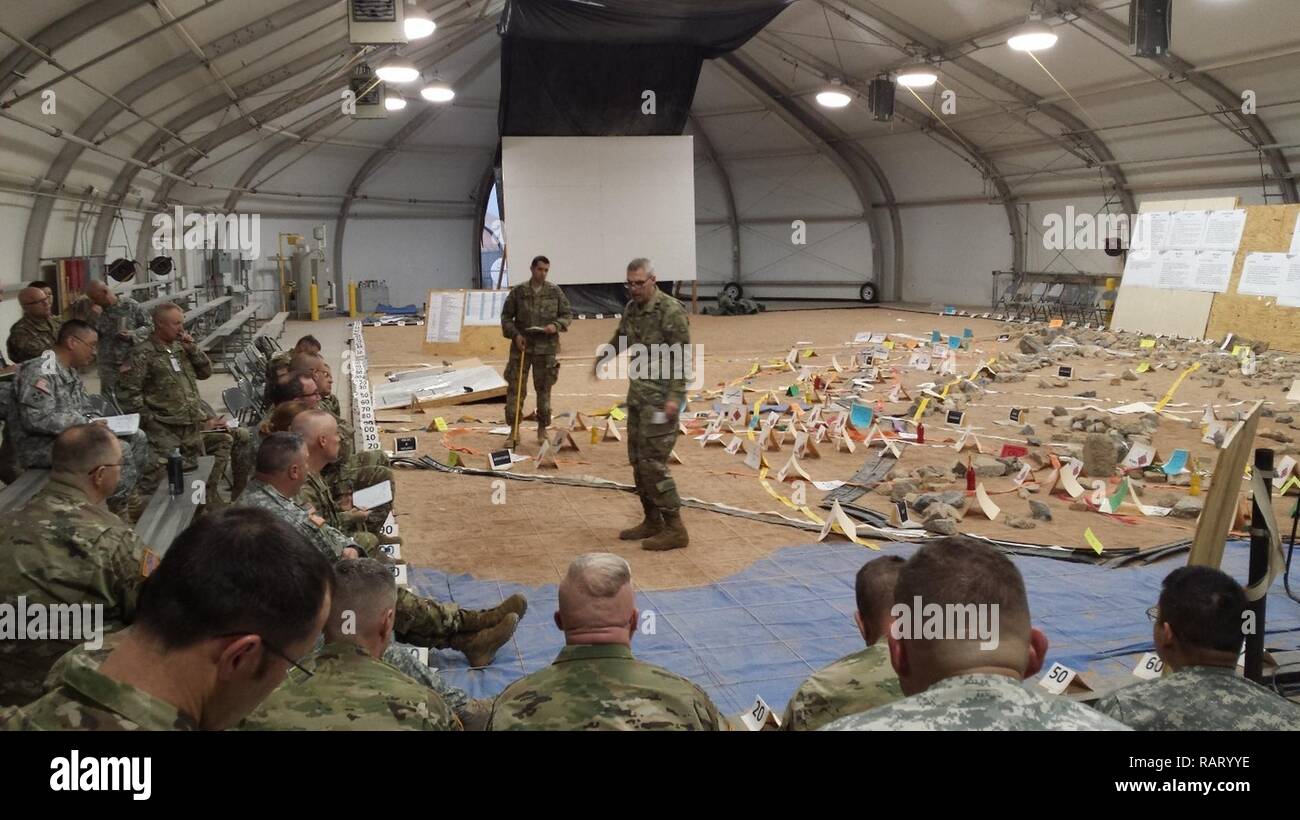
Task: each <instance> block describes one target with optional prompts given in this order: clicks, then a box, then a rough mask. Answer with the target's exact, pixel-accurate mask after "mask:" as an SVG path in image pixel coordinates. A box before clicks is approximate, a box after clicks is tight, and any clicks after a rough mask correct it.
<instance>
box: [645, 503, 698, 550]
mask: <svg viewBox="0 0 1300 820" xmlns="http://www.w3.org/2000/svg"><path fill="white" fill-rule="evenodd" d="M663 517H664V531H663V532H661V533H659V534H658V535H656V536H655V537H654V538H647V539H646V540H645V541H642V542H641V549H643V550H650V551H651V552H662V551H663V550H678V549H681V548H682V547H684V546H686V545H687V544H689V543H690V542H691V538H690V536H689V535H687V534H686V526H685V525H684V524H682V514H681V511H680V510H664V511H663Z"/></svg>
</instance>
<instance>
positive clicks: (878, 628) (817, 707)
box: [781, 555, 903, 731]
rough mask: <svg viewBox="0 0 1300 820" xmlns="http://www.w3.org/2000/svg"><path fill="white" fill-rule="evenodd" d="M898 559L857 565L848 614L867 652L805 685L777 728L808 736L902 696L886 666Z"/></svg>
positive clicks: (847, 658) (891, 669)
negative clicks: (851, 610) (852, 609)
mask: <svg viewBox="0 0 1300 820" xmlns="http://www.w3.org/2000/svg"><path fill="white" fill-rule="evenodd" d="M902 568H903V559H902V558H899V557H898V556H897V555H885V556H881V557H880V558H875V559H872V560H870V561H868V562H867V563H865V564H863V565H862V568H861V569H859V570H858V575H857V578H856V579H855V583H854V591H855V594H856V597H857V604H858V611H857V612H855V613H853V620H854V621H856V622H857V625H858V632H859V633H861V634H862V640H864V641H866V642H867V648H866V649H861V650H859V651H857V652H854V653H853V654H851V655H846V656H845V657H843V658H840V659H839V660H837V661H835V662H834V663H832V664H831V665H830V666H827V667H826V668H824V669H822V670H821V671H819V672H815V673H813V675H812V677H810V678H808V680H806V681H804V682H803V684H801V685H800V686H799V689H798V690H797V691H796V692H795V693H794V697H792V698H790V703H789V704H788V705H787V706H786V707H785V718H784V719H783V720H782V721H781V728H782V729H786V730H788V731H812V730H813V729H820V728H821V727H822V726H825V725H826V724H827V723H830V722H831V721H832V720H835V719H836V718H841V717H844V716H845V715H854V714H857V713H858V712H865V711H867V710H868V709H873V708H875V707H877V706H881V705H883V704H886V703H890V702H892V701H895V700H898V699H899V698H901V697H902V696H903V690H902V689H901V688H900V687H899V685H898V676H897V675H895V674H894V667H892V666H890V664H889V647H888V645H887V643H886V642H885V638H886V637H887V636H888V635H889V625H890V623H891V622H892V620H893V619H892V618H891V617H890V616H889V610H890V609H892V608H893V606H894V584H895V583H896V582H897V581H898V573H899V572H900V571H901V570H902Z"/></svg>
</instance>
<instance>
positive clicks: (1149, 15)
mask: <svg viewBox="0 0 1300 820" xmlns="http://www.w3.org/2000/svg"><path fill="white" fill-rule="evenodd" d="M1173 13H1174V12H1173V0H1130V3H1129V7H1128V30H1129V45H1131V46H1132V47H1133V56H1134V57H1163V56H1165V55H1166V54H1168V53H1169V40H1170V36H1171V33H1172V31H1173V29H1172V25H1173Z"/></svg>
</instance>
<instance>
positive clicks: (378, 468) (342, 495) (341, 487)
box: [293, 353, 397, 541]
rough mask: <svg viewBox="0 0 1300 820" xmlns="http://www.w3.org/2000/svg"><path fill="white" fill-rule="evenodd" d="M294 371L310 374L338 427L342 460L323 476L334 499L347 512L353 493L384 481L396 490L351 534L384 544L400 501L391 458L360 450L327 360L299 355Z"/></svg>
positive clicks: (355, 525) (322, 404) (323, 405)
mask: <svg viewBox="0 0 1300 820" xmlns="http://www.w3.org/2000/svg"><path fill="white" fill-rule="evenodd" d="M293 364H294V369H295V370H307V371H310V372H311V374H312V377H313V378H314V379H315V382H316V386H317V389H319V390H320V405H319V406H320V408H321V409H322V410H328V411H329V413H330V415H332V416H333V417H334V421H335V422H337V423H338V426H339V457H338V459H337V460H336V461H335V462H334V463H332V464H327V465H325V468H324V469H323V470H322V471H321V476H322V477H323V478H324V479H325V485H326V486H327V487H329V490H330V492H331V493H333V495H334V500H335V501H336V502H338V504H339V507H340V508H341V509H344V510H350V509H352V493H353V491H354V490H364V489H365V488H367V487H373V486H375V485H376V484H382V483H384V482H385V481H387V482H390V484H389V486H391V487H392V488H393V502H390V503H388V504H382V505H380V506H378V507H375V508H374V509H372V510H370V511H369V513H368V514H367V515H366V517H365V518H364V519H360V518H356V519H353V521H352V523H351V525H350V530H358V529H360V530H365V531H366V532H369V533H372V534H373V535H375V536H376V537H378V538H380V540H381V541H382V540H384V537H383V535H384V534H383V527H384V522H385V521H386V520H387V519H388V514H389V513H390V512H392V509H393V503H394V502H396V500H397V486H396V482H394V481H393V469H392V467H391V466H390V464H389V461H388V456H386V455H384V451H383V450H378V449H376V450H357V449H356V433H355V431H354V430H353V427H352V422H351V421H349V420H347V419H345V418H343V414H342V411H341V409H340V407H339V399H338V396H335V395H334V374H333V373H331V372H330V369H329V366H328V365H326V364H325V360H324V359H322V358H321V357H320V356H318V355H314V354H311V353H299V354H298V355H296V356H294V358H293Z"/></svg>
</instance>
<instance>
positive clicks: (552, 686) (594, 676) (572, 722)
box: [487, 644, 727, 732]
mask: <svg viewBox="0 0 1300 820" xmlns="http://www.w3.org/2000/svg"><path fill="white" fill-rule="evenodd" d="M726 727H727V724H726V723H725V721H724V720H723V718H722V716H721V715H719V714H718V710H717V707H715V706H714V705H713V703H712V701H710V700H709V696H708V695H706V694H705V693H704V690H703V689H701V688H700V687H698V686H696V685H695V684H694V683H691V682H690V681H689V680H687V679H686V678H683V677H679V676H677V675H674V674H673V673H671V672H669V671H667V670H666V669H660V668H659V667H657V666H654V665H652V664H648V663H643V662H641V661H638V660H636V659H635V658H634V657H632V649H631V648H630V647H628V646H624V645H622V644H602V645H592V646H566V647H564V649H562V650H560V655H559V657H557V658H556V659H555V662H554V663H553V664H551V665H550V666H548V667H546V668H545V669H541V670H539V671H537V672H534V673H533V674H531V675H527V676H525V677H523V678H520V679H519V680H517V681H515V682H514V683H512V684H510V685H509V686H507V687H506V689H505V691H503V692H502V693H501V694H500V695H498V696H497V699H496V702H495V703H494V704H493V705H492V716H491V717H490V718H489V719H488V725H487V729H488V731H495V732H501V731H507V730H517V729H540V730H560V731H565V730H576V729H684V730H704V731H720V730H723V729H725V728H726Z"/></svg>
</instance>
